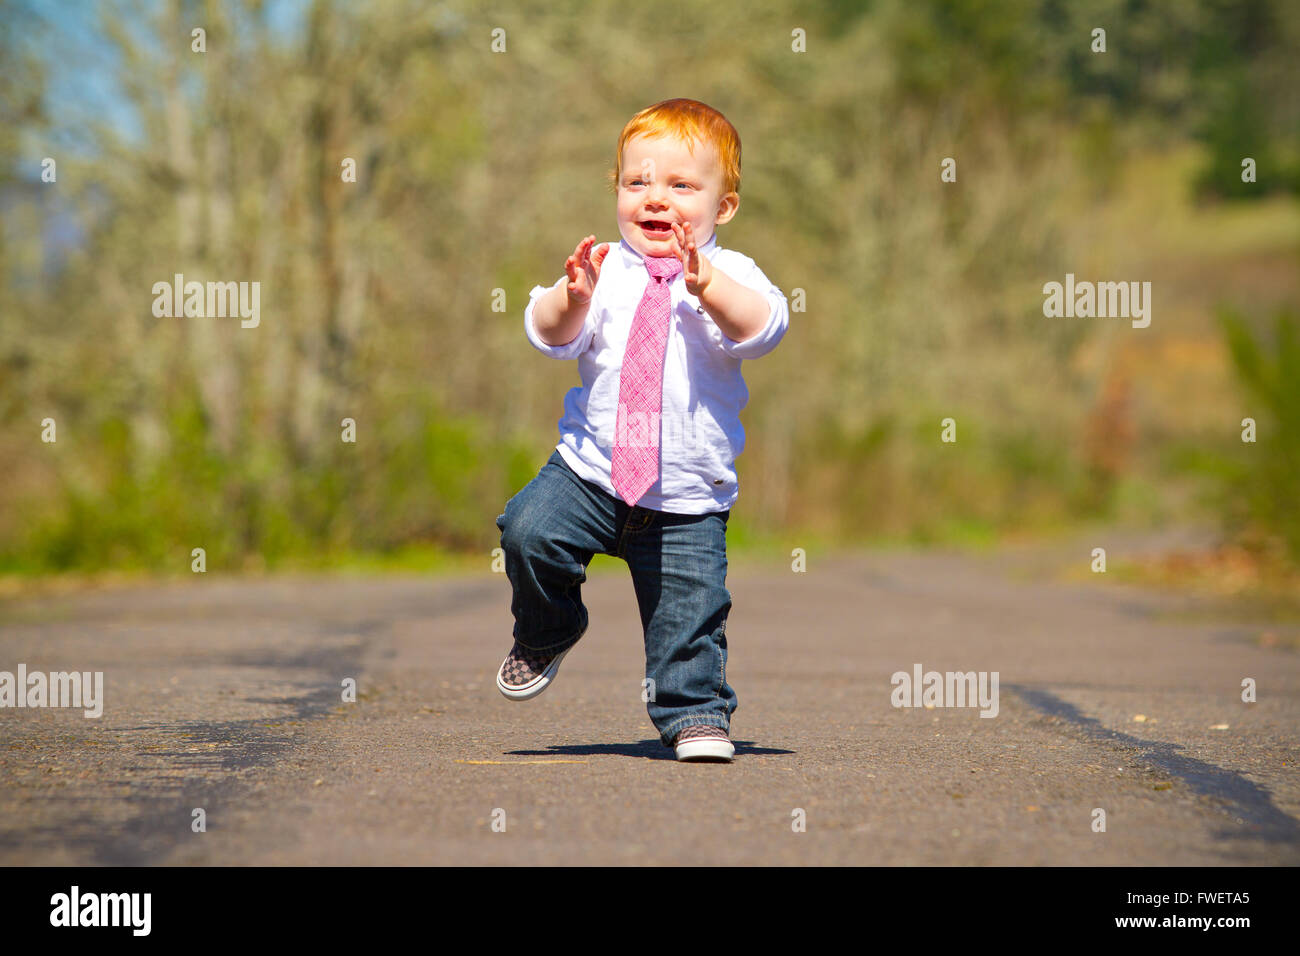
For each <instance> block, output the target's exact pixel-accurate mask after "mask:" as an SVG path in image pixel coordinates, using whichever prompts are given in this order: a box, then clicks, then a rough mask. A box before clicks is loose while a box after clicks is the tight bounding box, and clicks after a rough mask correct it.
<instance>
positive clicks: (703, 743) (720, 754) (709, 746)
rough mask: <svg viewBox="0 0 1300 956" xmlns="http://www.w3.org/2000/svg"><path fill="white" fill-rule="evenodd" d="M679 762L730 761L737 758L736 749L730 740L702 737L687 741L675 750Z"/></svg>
mask: <svg viewBox="0 0 1300 956" xmlns="http://www.w3.org/2000/svg"><path fill="white" fill-rule="evenodd" d="M674 749H675V750H676V751H677V759H678V760H722V761H730V760H731V758H732V757H733V756H735V753H736V748H735V747H734V746H732V743H731V741H730V740H723V739H722V738H721V737H701V738H700V739H698V740H687V741H684V742H683V743H680V744H678V745H677V746H676V747H675V748H674Z"/></svg>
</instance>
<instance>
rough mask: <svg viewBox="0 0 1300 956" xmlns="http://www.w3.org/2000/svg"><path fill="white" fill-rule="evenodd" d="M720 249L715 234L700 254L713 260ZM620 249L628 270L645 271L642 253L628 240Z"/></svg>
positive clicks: (701, 249)
mask: <svg viewBox="0 0 1300 956" xmlns="http://www.w3.org/2000/svg"><path fill="white" fill-rule="evenodd" d="M717 247H718V234H717V232H714V233H713V235H711V236H709V241H708V242H706V243H705V244H704V245H702V246H700V252H702V253H704V255H705V256H707V257H708V258H710V259H711V258H713V251H714V250H715V249H716V248H717ZM619 248H620V249H621V250H622V252H623V261H624V262H626V263H627V265H628V268H632V267H636V268H638V269H641V270H643V271H644V269H645V263H643V262H642V261H641V253H639V252H637V251H636V250H635V249H633V248H632V246H631V245H630V244H629V243H628V241H627V240H626V239H621V240H619Z"/></svg>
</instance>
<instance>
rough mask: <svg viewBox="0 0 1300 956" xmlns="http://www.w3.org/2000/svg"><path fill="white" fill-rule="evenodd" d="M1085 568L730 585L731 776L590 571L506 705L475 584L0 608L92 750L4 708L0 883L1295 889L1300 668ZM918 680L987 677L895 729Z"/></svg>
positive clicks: (1074, 552) (494, 592)
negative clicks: (449, 872)
mask: <svg viewBox="0 0 1300 956" xmlns="http://www.w3.org/2000/svg"><path fill="white" fill-rule="evenodd" d="M1122 551H1123V545H1122V544H1116V545H1115V547H1114V548H1113V549H1112V552H1111V554H1112V558H1113V557H1114V556H1115V555H1116V553H1117V552H1122ZM1089 560H1090V558H1089V548H1088V547H1087V542H1086V541H1081V542H1076V543H1070V544H1063V545H1059V546H1054V547H1053V548H1050V549H1041V548H1040V549H1037V550H1035V549H1029V550H1021V551H1016V552H1009V551H1000V552H998V553H996V554H993V555H982V556H972V555H969V554H961V553H955V552H906V551H888V552H887V551H864V552H850V553H841V554H834V555H830V554H827V555H821V554H817V553H813V554H810V555H809V556H808V558H807V570H806V571H804V572H802V573H800V572H796V571H793V570H791V567H790V566H789V565H788V564H786V563H785V562H781V563H778V564H772V563H763V562H738V561H736V560H734V559H733V561H732V563H731V566H730V569H729V576H728V581H727V585H728V588H729V589H730V590H731V593H732V598H733V609H732V611H731V615H730V617H729V620H728V625H727V637H728V641H729V648H730V658H729V662H728V668H727V677H728V680H729V681H730V683H731V684H732V686H733V687H734V688H735V689H736V692H737V694H738V697H739V705H740V706H739V709H738V710H737V712H736V714H735V716H734V717H733V722H732V737H733V740H734V741H735V743H736V747H737V753H736V759H735V761H734V762H733V763H731V764H681V763H677V762H676V761H675V760H674V759H673V757H672V751H671V750H669V749H667V748H665V747H663V746H662V745H661V744H660V743H659V741H658V737H657V734H656V732H655V731H654V728H653V726H652V725H651V724H650V721H649V718H648V717H647V715H646V712H645V705H644V703H643V702H642V699H641V693H642V689H641V680H642V677H643V674H644V672H643V664H644V649H643V646H642V634H641V629H640V625H639V618H638V615H637V608H636V602H635V597H634V594H633V590H632V584H631V579H630V578H629V576H628V574H627V570H626V566H625V565H623V564H621V563H620V562H616V561H615V560H614V559H608V560H606V559H603V558H602V559H599V560H598V565H595V566H593V568H592V570H591V572H590V574H589V577H588V580H587V582H586V583H585V584H584V585H583V597H584V599H585V601H586V603H587V605H588V608H589V610H590V616H591V626H590V629H589V631H588V632H587V634H586V636H585V637H584V638H583V640H582V641H581V642H580V644H579V645H578V646H577V647H576V648H575V650H574V651H573V652H572V653H570V654H569V656H568V657H567V658H566V660H565V662H564V665H563V667H562V669H561V671H560V675H559V679H558V680H557V681H556V683H555V684H554V685H553V686H552V687H551V688H550V689H548V690H547V691H546V693H544V694H543V695H542V696H541V697H539V698H537V699H535V700H533V701H528V702H524V703H516V702H512V701H508V700H506V699H505V698H503V697H501V696H500V694H499V693H498V692H497V690H496V689H495V686H494V684H493V676H494V674H495V671H496V668H497V666H498V665H499V663H500V661H501V658H502V657H503V656H504V654H505V653H506V651H507V650H508V649H509V646H510V632H511V622H512V619H511V617H510V588H509V582H508V581H507V580H506V578H505V575H504V574H501V573H493V572H492V571H491V570H490V567H489V562H488V560H486V559H485V561H484V569H483V571H482V573H478V574H468V575H460V576H456V577H449V578H432V577H420V576H403V577H378V578H376V577H369V578H346V577H294V578H272V579H263V580H242V579H238V578H221V577H219V576H216V575H205V576H203V577H202V578H198V577H196V578H195V579H194V580H193V581H185V582H182V583H170V584H158V585H150V586H148V587H132V588H128V589H117V590H106V591H95V592H88V593H79V594H73V595H61V596H46V597H32V598H23V599H18V600H11V601H9V602H6V603H5V604H4V605H3V606H0V671H4V670H7V671H11V672H12V671H15V670H16V668H17V665H18V664H19V663H24V664H25V665H26V666H27V669H28V671H29V672H30V671H36V670H40V671H45V672H48V671H58V670H78V671H91V672H93V671H102V672H103V673H104V681H105V690H104V711H103V715H102V716H101V717H99V718H97V719H96V718H87V717H85V716H83V714H82V712H81V711H80V710H73V709H66V708H59V709H54V708H44V709H30V708H21V709H19V708H3V709H0V864H5V865H30V864H42V865H64V864H76V865H80V864H108V865H114V864H128V865H136V864H146V865H147V864H180V865H189V864H193V865H229V864H268V865H280V864H309V865H311V864H345V865H346V864H398V865H407V864H410V865H421V864H464V863H469V864H541V863H559V864H602V863H610V864H725V865H746V864H796V865H797V864H906V865H925V864H941V865H984V864H1012V865H1016V864H1027V865H1040V864H1049V865H1058V864H1086V865H1179V866H1182V865H1224V866H1236V865H1257V864H1291V865H1294V864H1297V863H1300V784H1298V783H1297V775H1296V767H1297V761H1300V747H1298V746H1297V740H1298V737H1300V734H1298V729H1300V655H1298V654H1297V652H1296V650H1295V643H1296V642H1295V641H1294V640H1293V639H1292V638H1291V637H1289V636H1288V634H1283V635H1282V638H1283V639H1280V640H1279V639H1278V628H1277V627H1275V626H1274V627H1272V628H1271V630H1270V635H1271V636H1270V638H1269V639H1268V640H1260V637H1261V632H1262V630H1263V629H1262V628H1261V626H1259V625H1258V624H1253V623H1250V620H1249V618H1248V616H1247V615H1246V614H1245V610H1244V609H1243V610H1242V613H1241V614H1233V613H1225V612H1224V611H1223V609H1222V608H1221V607H1220V606H1218V605H1217V604H1215V603H1214V602H1211V601H1210V600H1209V599H1208V598H1206V597H1200V596H1196V595H1178V594H1173V593H1167V592H1157V591H1151V590H1144V589H1139V588H1134V587H1130V586H1124V585H1121V584H1118V583H1114V582H1112V581H1111V580H1110V579H1108V578H1107V576H1106V575H1087V574H1086V573H1084V574H1074V575H1070V574H1069V573H1068V572H1069V571H1070V570H1071V568H1073V569H1074V570H1075V571H1077V570H1078V569H1079V568H1080V567H1082V568H1084V569H1086V567H1087V563H1088V561H1089ZM1284 630H1285V628H1284ZM1292 630H1294V628H1293V629H1292ZM1288 633H1289V632H1288ZM918 664H919V665H920V666H921V667H922V668H923V669H924V670H926V671H930V670H935V671H940V672H945V671H962V672H965V671H976V672H986V673H989V674H991V673H992V672H995V671H996V672H997V673H998V675H999V693H998V709H997V714H996V716H994V717H981V716H980V714H979V709H978V708H976V707H952V706H935V707H925V706H921V707H896V706H894V703H893V695H894V687H893V686H892V684H891V675H893V674H894V673H896V672H899V671H905V672H909V673H910V672H911V671H912V670H913V668H914V667H915V666H916V665H918ZM348 678H351V679H354V680H355V681H356V682H357V690H358V693H357V699H356V701H355V702H345V701H344V700H343V682H344V681H345V680H346V679H348ZM1245 678H1253V679H1254V680H1255V681H1256V682H1257V700H1256V701H1255V702H1253V703H1247V702H1243V701H1242V699H1241V693H1242V689H1241V684H1242V681H1243V679H1245ZM196 810H201V811H202V818H203V821H204V828H203V829H201V830H196V825H195V820H196V814H195V811H196ZM1098 810H1101V811H1104V820H1105V829H1104V831H1102V830H1100V829H1099V828H1098V822H1097V821H1098V820H1099V819H1100V816H1099V814H1098V813H1097V811H1098Z"/></svg>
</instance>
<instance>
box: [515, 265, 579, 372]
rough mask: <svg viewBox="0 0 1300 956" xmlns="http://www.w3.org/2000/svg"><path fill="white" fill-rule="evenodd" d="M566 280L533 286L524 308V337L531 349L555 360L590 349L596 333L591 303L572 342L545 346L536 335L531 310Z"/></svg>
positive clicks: (577, 354)
mask: <svg viewBox="0 0 1300 956" xmlns="http://www.w3.org/2000/svg"><path fill="white" fill-rule="evenodd" d="M566 279H567V277H566V276H560V278H559V280H558V281H557V282H556V283H555V284H554V285H551V286H549V287H548V286H540V285H539V286H534V287H533V291H532V292H530V293H529V294H528V305H527V306H526V307H525V308H524V335H526V336H527V337H528V341H529V342H531V343H532V345H533V348H535V349H537V351H539V352H541V353H542V354H543V355H549V356H550V357H551V358H555V359H572V358H577V357H578V356H579V355H581V354H582V353H583V352H585V351H587V349H588V347H590V345H591V339H592V336H593V335H594V334H595V331H596V320H595V315H596V308H595V302H593V303H592V305H591V308H589V309H587V318H586V319H585V320H584V322H583V325H582V328H581V329H579V330H578V334H577V336H576V337H575V338H574V339H573V341H572V342H569V343H568V344H566V345H547V344H546V343H545V342H543V341H542V339H541V336H539V335H538V334H537V329H536V327H535V326H534V325H533V310H534V309H535V308H537V300H538V299H540V298H541V297H542V296H544V295H546V293H548V292H550V291H551V289H554V288H556V287H557V286H559V284H560V283H561V282H564V281H565V280H566Z"/></svg>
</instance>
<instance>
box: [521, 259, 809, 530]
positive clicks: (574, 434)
mask: <svg viewBox="0 0 1300 956" xmlns="http://www.w3.org/2000/svg"><path fill="white" fill-rule="evenodd" d="M598 245H599V243H595V244H593V246H592V248H593V249H594V248H596V246H598ZM700 252H701V254H702V255H704V256H706V257H707V258H708V260H709V262H710V263H712V264H713V265H714V266H716V267H717V268H719V269H721V270H722V271H723V272H725V273H726V274H727V275H728V276H730V277H731V278H732V279H735V280H736V281H737V282H739V283H740V284H741V285H744V286H747V287H749V288H751V289H753V290H755V291H756V292H758V293H760V294H761V295H762V296H763V297H764V298H765V299H767V301H768V302H769V303H770V304H771V311H770V312H769V314H768V319H767V324H766V325H764V326H763V328H762V330H761V331H759V332H758V333H757V334H756V335H754V336H753V337H752V338H749V339H746V340H745V341H744V342H733V341H732V340H731V339H729V338H727V336H726V334H725V333H723V331H722V330H721V329H720V328H718V326H717V324H716V323H715V322H714V321H713V319H712V318H710V317H709V315H708V314H707V313H705V312H703V307H702V306H701V305H700V301H699V299H698V298H696V297H695V296H693V295H690V294H689V293H687V291H686V280H685V279H684V278H683V277H682V276H681V275H680V274H679V275H677V276H676V277H675V278H674V279H673V280H672V282H671V283H670V284H669V292H670V294H671V298H672V304H671V313H670V325H669V328H668V342H667V352H666V354H665V356H664V386H663V405H662V412H661V415H660V423H661V434H660V459H659V461H660V470H659V479H658V480H657V481H656V482H655V483H654V484H653V485H651V486H650V488H649V489H648V490H647V491H646V493H645V494H644V495H643V496H642V497H641V499H640V500H639V501H638V502H637V505H638V507H642V508H651V509H654V510H656V511H671V512H676V513H679V514H707V513H709V512H714V511H727V510H729V509H730V508H731V506H732V505H733V504H734V503H735V501H736V498H737V497H738V495H739V494H740V486H739V483H738V482H737V479H736V470H735V461H736V458H737V457H738V456H739V455H740V453H741V451H742V450H743V449H744V447H745V430H744V428H743V427H741V424H740V410H741V409H742V408H744V407H745V403H746V402H748V401H749V390H748V389H747V388H746V387H745V380H744V379H743V378H742V377H741V375H740V363H741V360H742V359H752V358H758V357H759V356H760V355H766V354H767V353H768V352H770V351H772V349H774V348H776V346H777V343H778V342H780V341H781V338H782V337H783V336H784V335H785V330H786V328H787V326H788V325H789V322H790V311H789V307H788V305H787V304H786V299H785V295H784V294H783V293H782V292H781V290H780V289H778V288H777V287H776V286H774V285H773V284H772V283H771V282H770V281H768V278H767V276H765V275H764V274H763V272H762V270H761V269H759V268H758V266H757V265H755V263H754V260H753V259H751V258H749V257H748V256H746V255H743V254H741V253H739V252H734V251H732V250H729V249H722V248H720V247H719V246H718V244H717V235H716V234H714V235H713V236H710V237H709V241H708V242H706V243H705V244H704V245H702V246H700ZM649 281H650V273H649V272H647V271H646V267H645V264H644V263H643V262H642V261H641V255H640V254H639V253H638V252H637V251H636V250H635V249H633V248H632V247H631V246H630V245H629V244H628V243H627V241H626V240H620V241H619V242H618V244H616V245H615V244H612V243H611V248H610V250H609V253H608V254H607V255H606V256H605V261H604V263H603V264H602V265H601V269H600V278H599V279H598V280H597V282H596V290H595V293H594V294H593V295H592V298H591V304H590V306H589V307H588V309H587V319H586V323H585V324H584V325H583V327H582V330H581V331H580V332H579V333H578V335H577V337H576V338H574V340H573V341H572V342H569V343H568V344H567V345H547V344H546V343H545V342H543V341H542V340H541V338H539V337H538V335H537V330H536V328H534V326H533V310H534V309H535V308H536V306H537V300H538V298H540V297H541V296H543V295H545V294H546V293H547V292H549V291H550V289H554V288H555V287H556V286H558V285H560V284H561V283H566V282H568V277H567V276H561V277H560V280H559V281H558V282H556V283H554V284H553V285H552V286H550V288H546V287H544V286H536V287H535V288H534V289H533V290H532V292H531V293H530V294H529V302H528V306H527V308H525V309H524V334H525V335H527V337H528V341H529V342H531V343H532V344H533V347H534V348H536V349H537V350H538V351H540V352H542V353H543V354H545V355H549V356H550V357H551V358H557V359H571V358H576V359H577V360H578V372H579V374H580V375H581V377H582V387H580V388H572V389H570V390H569V391H568V393H567V394H566V395H565V396H564V415H563V416H562V417H561V418H560V420H559V423H558V424H559V429H560V442H559V444H558V445H556V449H557V450H558V451H559V452H560V454H561V455H562V456H563V457H564V460H565V461H566V462H568V464H569V467H571V468H572V469H573V470H574V471H575V472H577V473H578V475H579V476H580V477H582V478H585V479H587V480H588V481H591V482H594V483H595V484H597V485H599V486H600V487H602V488H604V489H605V490H606V491H607V492H609V493H610V494H611V495H613V496H614V497H615V498H618V497H619V495H618V493H617V492H616V491H615V490H614V484H613V482H612V481H611V480H610V469H611V461H612V454H613V445H614V428H615V424H616V418H617V413H618V393H619V375H620V373H621V371H622V368H623V354H624V352H625V350H626V348H627V339H628V333H629V332H630V331H631V328H632V317H633V316H634V315H635V314H636V307H637V304H638V303H639V302H640V301H641V295H642V293H644V292H645V287H646V284H647V283H648V282H649Z"/></svg>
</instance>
